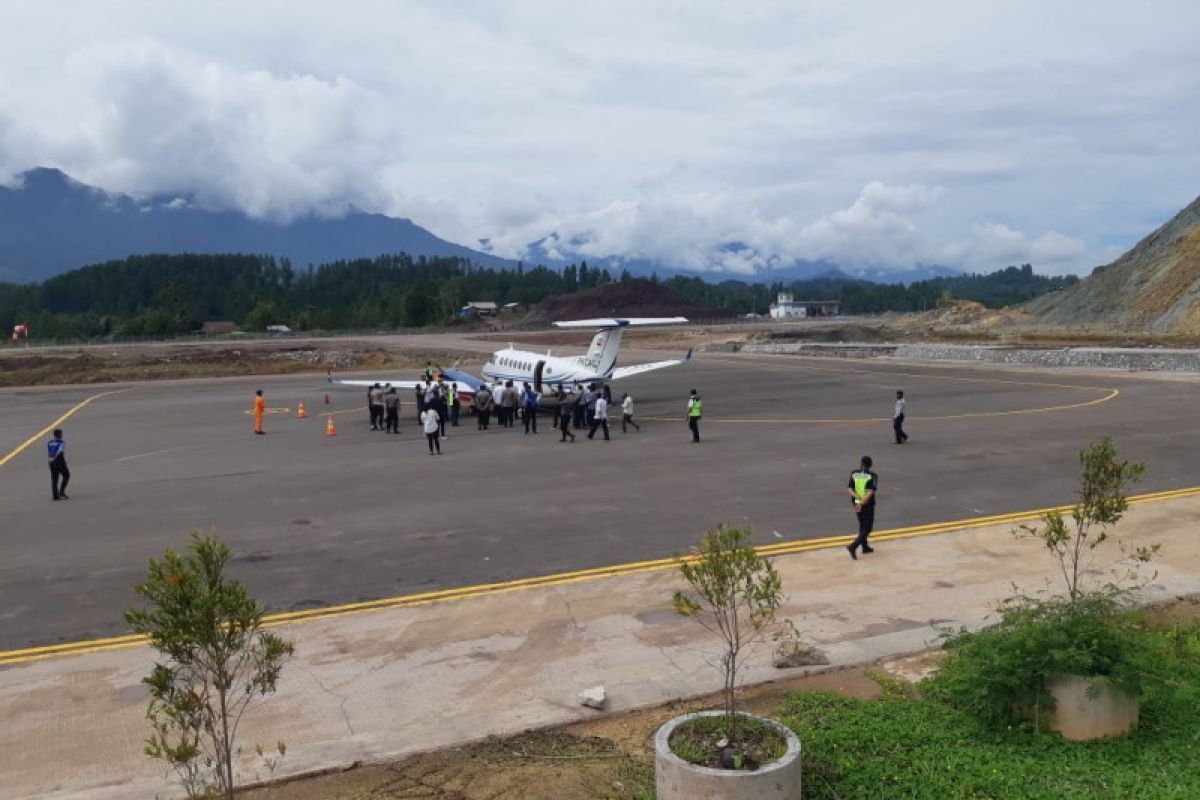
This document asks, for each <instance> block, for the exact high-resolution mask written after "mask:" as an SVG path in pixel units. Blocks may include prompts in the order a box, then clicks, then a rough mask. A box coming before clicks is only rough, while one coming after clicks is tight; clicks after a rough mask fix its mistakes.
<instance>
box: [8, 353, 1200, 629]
mask: <svg viewBox="0 0 1200 800" xmlns="http://www.w3.org/2000/svg"><path fill="white" fill-rule="evenodd" d="M660 357H661V356H660ZM647 360H648V359H647ZM463 366H464V367H465V368H467V369H472V368H477V367H478V365H477V364H475V365H472V364H466V365H463ZM394 377H415V376H394ZM259 386H261V387H262V388H263V389H264V390H265V395H266V398H267V405H268V406H269V407H270V408H272V409H278V410H279V413H275V414H271V415H269V416H268V417H267V431H268V433H267V435H266V436H261V437H256V436H254V435H253V434H252V433H251V431H252V417H251V416H249V414H247V413H246V412H247V410H248V409H249V408H250V406H251V403H252V398H253V393H254V389H255V388H257V387H259ZM693 386H694V387H695V388H697V389H699V390H700V392H701V394H702V396H703V398H704V409H705V419H704V422H703V428H702V430H703V441H702V442H701V443H700V444H699V445H693V444H692V443H691V441H690V436H689V434H688V431H687V429H686V426H685V424H684V420H683V410H684V404H685V401H686V398H687V394H688V389H690V388H691V387H693ZM898 388H900V389H904V390H905V392H906V394H907V396H908V398H909V401H910V405H909V422H908V425H907V428H908V431H909V433H910V435H911V437H912V438H911V440H910V441H909V443H908V444H906V445H903V446H896V445H894V444H892V443H891V424H890V421H889V417H890V413H891V405H892V400H893V398H894V393H895V390H896V389H898ZM114 389H120V390H121V391H119V392H117V393H114V394H108V395H106V396H103V397H99V398H96V399H94V400H91V401H90V402H89V403H88V404H87V405H86V406H83V407H81V408H79V409H78V410H77V411H76V412H75V413H73V414H72V415H71V416H69V417H67V418H66V419H65V420H64V421H63V422H62V427H63V428H64V429H65V431H66V438H67V441H68V447H69V450H68V453H69V461H70V465H71V469H72V473H73V477H72V483H71V488H70V494H71V497H72V499H71V500H70V501H66V502H59V503H52V502H50V492H49V486H48V485H47V484H48V471H47V469H46V466H45V455H44V450H45V446H44V441H43V438H44V437H41V436H36V437H35V434H38V433H39V432H40V431H41V430H42V429H43V428H45V427H46V426H47V425H48V424H50V423H52V422H53V421H55V420H56V419H59V418H60V417H61V416H62V415H63V414H64V413H67V412H69V411H70V410H71V409H72V408H73V407H75V406H76V405H77V404H79V403H82V402H85V401H87V400H88V399H89V398H92V397H94V396H95V395H98V394H101V393H102V392H109V391H113V390H114ZM623 391H628V392H630V393H631V394H632V395H633V396H634V398H635V401H636V409H637V416H638V417H639V418H640V419H641V420H643V430H642V432H641V433H633V432H632V431H631V432H630V433H629V434H625V435H623V434H621V433H620V426H619V422H618V424H616V425H614V426H613V440H612V441H610V442H604V441H602V440H599V434H597V441H587V440H586V439H584V438H582V437H580V440H579V441H578V442H577V443H575V444H560V443H559V442H558V435H557V433H556V432H554V431H552V429H551V424H550V419H549V418H543V419H542V420H541V421H540V429H541V432H540V433H539V434H538V435H536V436H526V435H524V434H523V433H522V431H521V429H520V428H513V429H510V430H506V429H499V428H497V427H496V426H495V424H493V426H492V429H491V430H489V431H486V432H479V431H476V430H475V423H474V420H473V418H470V417H467V416H465V415H464V416H463V424H462V425H461V426H460V427H459V428H452V429H451V430H450V434H451V435H450V437H449V438H448V440H447V441H446V442H445V443H444V447H443V449H444V452H445V454H444V455H442V456H440V457H430V456H428V455H427V454H426V448H425V441H424V437H423V435H421V433H420V432H419V430H418V426H417V424H416V421H415V418H414V417H415V408H413V404H412V402H411V400H410V398H409V396H407V395H404V396H403V397H402V399H403V402H404V407H403V409H402V414H401V430H402V434H401V435H400V436H387V435H385V434H382V433H375V432H371V431H370V430H368V426H367V415H366V411H365V410H363V409H362V398H361V397H360V392H359V391H357V390H331V389H330V388H329V387H328V386H327V385H326V384H325V382H324V380H323V378H322V377H320V376H299V377H286V378H259V379H240V378H239V379H221V380H208V381H204V380H200V381H187V382H172V383H156V384H146V385H141V386H133V387H107V386H105V387H69V388H63V387H54V388H47V389H19V390H6V391H4V392H0V407H2V408H3V416H2V418H0V460H2V459H5V458H8V461H7V463H4V464H3V465H2V466H0V520H3V523H2V526H0V527H2V535H0V650H9V649H15V648H22V647H33V646H39V645H47V644H53V643H56V642H64V641H75V640H81V639H88V638H92V637H99V636H112V635H118V634H121V633H124V632H125V630H126V628H125V625H124V623H123V622H122V619H121V612H122V610H123V609H124V608H126V607H127V606H129V605H130V604H131V603H133V602H134V600H135V598H134V595H133V592H132V589H131V587H132V586H133V584H134V583H136V582H137V581H138V580H140V579H141V578H142V577H143V575H144V569H145V562H146V559H148V558H150V557H154V556H159V555H161V554H162V552H163V551H164V550H165V549H166V548H167V547H176V548H180V547H184V546H186V543H187V537H188V532H189V531H190V530H192V529H201V530H209V529H215V530H216V531H217V533H218V534H219V535H220V537H221V538H222V539H224V540H225V541H226V542H228V543H229V544H230V545H231V546H232V547H233V549H234V551H235V563H234V566H233V574H234V575H235V576H236V577H238V578H239V579H241V580H243V581H244V582H245V583H246V584H247V585H248V586H249V588H250V591H251V593H252V594H253V595H254V596H256V597H258V598H259V599H261V600H262V601H263V602H264V603H265V604H266V605H267V607H268V609H269V610H271V611H274V612H281V611H292V610H299V609H308V608H320V607H324V606H329V605H334V604H342V603H352V602H359V601H370V600H375V599H379V598H388V597H392V596H396V595H405V594H411V593H416V592H428V591H434V590H439V589H450V588H454V587H460V586H468V585H474V584H484V583H491V582H499V581H509V580H515V579H521V578H529V577H535V576H540V575H547V574H551V573H559V572H568V571H572V570H582V569H588V568H593V567H604V566H608V565H613V564H621V563H626V562H633V561H642V560H647V559H656V558H661V557H665V556H671V555H674V554H680V553H684V552H686V551H687V549H688V548H689V547H690V546H691V545H692V544H694V543H695V542H696V540H697V539H698V538H699V536H700V534H701V533H702V532H703V531H704V530H705V529H706V528H708V527H710V526H711V525H713V524H715V523H717V522H720V521H729V522H733V523H736V524H748V525H751V526H752V527H753V529H754V531H755V538H756V541H757V542H760V543H764V544H769V543H778V542H787V541H791V540H802V539H811V538H818V537H826V536H831V535H836V534H845V533H849V532H850V531H851V529H852V528H853V524H854V516H853V513H852V511H851V508H850V504H849V501H848V499H847V497H846V492H845V484H846V480H847V474H848V473H849V471H850V470H851V469H852V468H853V467H855V466H856V464H857V461H858V458H859V456H861V455H864V454H869V455H871V456H873V458H874V459H875V465H876V469H877V471H878V472H879V474H880V496H879V511H878V518H877V526H878V527H879V528H892V527H900V526H911V525H923V524H929V523H936V522H940V521H944V520H952V519H961V518H964V517H974V516H983V515H991V514H1002V513H1006V512H1012V511H1019V510H1023V509H1027V508H1036V507H1041V506H1047V505H1057V504H1060V503H1064V502H1069V501H1070V499H1071V494H1072V491H1073V489H1074V487H1075V485H1076V482H1077V474H1078V467H1077V461H1076V453H1077V451H1078V449H1079V448H1080V447H1082V446H1083V445H1085V444H1086V443H1087V442H1088V441H1090V440H1091V439H1093V438H1094V437H1096V436H1099V435H1101V434H1106V433H1107V434H1109V435H1111V436H1113V438H1114V439H1115V441H1116V443H1117V446H1118V449H1119V451H1120V452H1121V454H1122V456H1123V457H1128V458H1136V459H1140V460H1144V461H1146V462H1147V463H1148V465H1149V470H1148V473H1147V476H1146V479H1145V481H1144V482H1143V484H1141V485H1140V486H1139V487H1138V491H1158V490H1168V489H1175V488H1181V487H1185V486H1190V485H1193V484H1195V483H1197V482H1198V481H1196V480H1195V478H1194V473H1195V467H1196V464H1197V461H1198V459H1197V457H1196V456H1195V455H1194V448H1193V447H1192V446H1191V443H1190V442H1189V441H1188V439H1187V438H1186V437H1184V436H1181V435H1180V433H1179V430H1180V423H1179V422H1178V421H1180V420H1188V419H1190V418H1191V416H1192V415H1193V413H1194V411H1193V410H1194V408H1195V407H1196V401H1197V399H1198V398H1200V386H1198V385H1197V384H1196V383H1194V382H1190V381H1186V380H1158V379H1155V378H1131V377H1128V376H1123V375H1108V374H1091V375H1085V374H1080V373H1065V372H1054V371H1040V372H1028V371H1025V372H1022V371H1016V370H1007V369H997V368H993V367H988V368H982V367H981V368H971V367H961V366H958V367H942V366H913V365H906V364H899V363H892V362H882V361H880V362H876V361H838V360H832V359H811V358H799V357H788V356H750V355H742V354H723V353H722V354H705V353H701V354H697V356H696V359H695V361H694V362H693V363H691V364H689V365H685V366H682V367H678V368H673V369H668V370H663V371H660V372H655V373H650V374H647V375H642V376H638V377H636V378H633V379H630V380H628V381H625V382H623V383H620V384H618V385H616V386H615V394H616V396H617V397H618V398H619V396H620V394H621V392H623ZM327 392H328V394H329V395H330V399H331V401H332V403H331V405H330V406H329V407H327V406H325V404H324V397H325V394H326V393H327ZM301 400H303V402H304V403H305V405H306V406H307V408H308V411H309V413H310V416H309V418H308V419H305V420H299V419H296V418H295V416H294V411H295V408H296V404H297V402H298V401H301ZM283 409H287V412H286V413H284V412H283ZM326 410H329V411H332V412H334V413H335V414H336V416H335V417H334V419H335V421H336V424H337V429H338V435H337V436H336V437H334V438H328V437H326V436H325V435H324V434H325V430H324V422H325V417H324V412H325V411H326ZM614 419H617V420H619V414H616V413H615V414H614ZM31 437H32V438H33V441H32V443H31V444H30V445H29V446H28V447H26V448H25V449H21V450H19V452H18V449H19V448H20V447H21V445H22V444H23V443H25V442H27V441H29V440H30V439H31ZM850 563H851V562H850V561H849V558H847V567H849V565H850ZM794 590H796V591H798V590H800V589H799V588H795V589H794ZM864 591H869V587H865V588H864Z"/></svg>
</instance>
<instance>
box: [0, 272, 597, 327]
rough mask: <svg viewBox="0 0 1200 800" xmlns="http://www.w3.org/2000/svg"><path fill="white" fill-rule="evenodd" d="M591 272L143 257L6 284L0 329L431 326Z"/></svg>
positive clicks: (586, 280)
mask: <svg viewBox="0 0 1200 800" xmlns="http://www.w3.org/2000/svg"><path fill="white" fill-rule="evenodd" d="M612 280H613V278H612V275H611V274H609V272H608V271H607V270H604V269H595V268H589V267H588V265H587V263H586V262H584V263H581V264H579V265H574V264H572V265H570V266H568V267H566V268H564V269H561V270H553V269H548V268H546V267H535V268H532V269H526V268H525V266H524V265H523V264H518V265H517V266H516V268H514V269H509V270H492V269H481V268H478V267H476V266H473V265H472V264H471V262H470V261H468V260H466V259H461V258H450V257H447V258H440V257H425V256H416V257H413V256H409V255H405V254H399V255H387V256H379V257H378V258H372V259H355V260H347V261H334V262H331V263H328V264H323V265H321V266H320V267H309V268H307V269H296V268H295V267H293V266H292V264H291V263H290V262H289V261H288V259H286V258H284V259H279V260H277V259H275V258H272V257H270V256H257V255H242V254H230V255H198V254H185V255H145V256H132V257H130V258H125V259H121V260H118V261H109V262H106V263H103V264H96V265H93V266H88V267H83V268H81V269H77V270H73V271H71V272H68V273H64V274H62V275H58V276H55V277H53V278H50V279H48V280H46V281H44V282H42V283H39V284H24V285H16V284H0V325H3V326H5V327H4V330H6V331H7V330H11V329H12V326H13V325H15V324H18V323H27V324H28V325H29V328H30V330H31V332H32V333H33V334H34V335H35V336H37V337H39V338H55V339H71V338H83V339H91V338H98V337H105V336H114V335H115V336H160V335H174V334H182V333H189V332H192V331H196V330H199V329H200V327H201V325H202V324H203V323H204V322H205V321H209V320H230V321H233V322H235V323H237V324H238V325H239V326H241V327H242V328H244V329H247V330H265V329H266V328H267V326H269V325H275V324H285V325H288V326H289V327H291V328H293V329H296V330H302V331H307V330H349V329H365V328H380V327H386V328H401V327H422V326H427V325H433V324H443V323H446V322H448V321H450V320H452V319H454V318H455V316H456V315H457V314H458V312H459V310H460V309H461V308H462V307H463V306H464V305H466V303H467V302H468V301H471V300H492V301H495V302H496V303H499V304H504V303H510V302H518V303H523V304H532V303H537V302H539V301H541V300H543V299H545V298H546V297H549V296H551V295H558V294H569V293H572V292H576V291H579V290H581V289H589V288H592V287H594V286H598V285H600V284H601V283H606V282H611V281H612Z"/></svg>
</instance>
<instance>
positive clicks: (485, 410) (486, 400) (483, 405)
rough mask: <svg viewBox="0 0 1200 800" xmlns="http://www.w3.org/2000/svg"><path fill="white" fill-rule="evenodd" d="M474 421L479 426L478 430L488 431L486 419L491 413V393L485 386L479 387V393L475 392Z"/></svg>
mask: <svg viewBox="0 0 1200 800" xmlns="http://www.w3.org/2000/svg"><path fill="white" fill-rule="evenodd" d="M473 403H474V405H475V421H476V423H478V425H479V430H481V431H486V430H487V429H488V417H489V415H490V414H491V413H492V393H491V391H489V390H488V387H487V384H486V383H485V384H484V385H483V386H480V387H479V391H477V392H475V400H474V401H473Z"/></svg>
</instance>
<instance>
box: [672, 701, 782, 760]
mask: <svg viewBox="0 0 1200 800" xmlns="http://www.w3.org/2000/svg"><path fill="white" fill-rule="evenodd" d="M731 728H732V726H731V725H730V722H729V718H728V717H726V716H725V715H721V716H719V717H699V718H697V719H693V720H689V721H688V722H685V723H683V724H681V725H680V726H679V727H677V728H676V729H675V730H674V731H672V732H671V739H670V741H669V742H668V744H669V745H670V747H671V752H672V753H674V754H675V755H677V756H679V757H680V758H682V759H683V760H684V761H686V762H688V763H689V764H695V765H697V766H701V767H711V768H712V769H745V770H755V769H758V768H759V767H761V766H762V765H763V764H766V763H767V762H769V761H774V760H775V759H777V758H782V757H783V755H784V754H785V753H787V739H785V738H784V736H783V735H782V734H781V733H780V732H779V731H778V730H776V729H775V728H773V727H771V726H770V725H764V724H763V723H762V722H761V721H759V720H757V719H755V718H754V717H747V716H741V717H740V720H739V722H738V726H737V731H736V733H735V732H734V731H733V730H731ZM726 751H727V752H726Z"/></svg>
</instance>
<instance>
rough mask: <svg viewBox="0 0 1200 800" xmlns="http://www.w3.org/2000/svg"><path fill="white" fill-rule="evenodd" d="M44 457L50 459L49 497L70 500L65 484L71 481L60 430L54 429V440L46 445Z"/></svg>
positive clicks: (65, 448) (64, 443) (64, 444)
mask: <svg viewBox="0 0 1200 800" xmlns="http://www.w3.org/2000/svg"><path fill="white" fill-rule="evenodd" d="M46 455H47V456H48V457H49V459H50V494H51V496H52V497H53V498H54V499H55V500H59V499H62V500H70V499H71V498H69V497H67V482H68V481H70V480H71V470H69V469H67V443H66V442H64V441H63V432H62V429H61V428H55V429H54V438H53V439H51V440H50V441H49V442H47V443H46ZM60 479H61V483H60V482H59V481H60Z"/></svg>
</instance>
